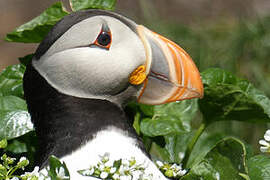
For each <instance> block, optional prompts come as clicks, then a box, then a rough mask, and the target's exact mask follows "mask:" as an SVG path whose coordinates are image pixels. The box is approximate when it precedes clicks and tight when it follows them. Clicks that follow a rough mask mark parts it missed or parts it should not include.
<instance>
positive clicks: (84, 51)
mask: <svg viewBox="0 0 270 180" xmlns="http://www.w3.org/2000/svg"><path fill="white" fill-rule="evenodd" d="M133 52H135V51H129V50H128V49H125V48H124V49H123V51H122V50H114V51H113V50H109V51H107V50H104V49H99V48H90V47H85V48H75V49H69V50H65V51H62V52H59V53H56V54H54V55H52V56H49V57H47V58H46V60H43V59H42V58H41V59H40V60H38V61H33V65H34V66H35V68H36V69H37V70H38V71H39V73H40V74H41V75H42V76H43V77H44V78H45V79H46V80H47V81H48V82H49V83H50V84H51V85H52V86H53V87H54V88H56V89H57V90H58V91H60V92H62V93H64V94H68V95H72V96H77V97H84V98H89V97H92V96H103V95H114V94H117V93H118V92H120V91H122V90H123V89H124V88H126V86H127V85H128V77H129V75H130V73H132V72H133V70H134V69H136V68H137V67H138V66H139V65H141V64H143V62H144V61H143V59H142V60H140V59H138V55H136V54H133Z"/></svg>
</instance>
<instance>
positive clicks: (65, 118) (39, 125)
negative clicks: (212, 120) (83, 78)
mask: <svg viewBox="0 0 270 180" xmlns="http://www.w3.org/2000/svg"><path fill="white" fill-rule="evenodd" d="M23 80H24V92H25V98H26V101H27V105H28V110H29V112H30V114H31V119H32V122H33V123H34V126H35V129H36V133H37V136H38V139H39V152H38V154H37V165H39V166H41V167H44V165H46V163H47V161H48V158H49V156H50V155H55V156H57V157H59V158H61V157H63V156H64V155H67V154H69V153H71V152H72V151H74V150H76V149H78V148H79V147H81V146H82V145H84V144H85V143H86V142H87V141H90V140H91V139H92V138H93V135H94V134H96V133H97V132H98V131H100V130H103V129H106V128H107V127H110V126H114V127H117V128H119V129H121V130H124V131H125V132H127V135H128V136H129V137H132V138H134V139H136V140H137V141H136V142H137V146H138V147H139V148H140V149H141V150H142V151H143V152H145V154H147V153H146V151H145V149H144V146H143V143H142V141H141V140H140V138H139V137H138V136H137V134H136V132H135V130H134V129H133V127H132V125H131V124H130V121H128V118H127V116H126V114H125V112H124V111H123V109H121V108H120V107H118V106H117V105H115V104H114V103H111V102H109V101H107V100H100V99H86V98H78V97H73V96H68V95H64V94H62V93H60V92H58V91H57V90H55V89H54V88H53V87H51V86H50V85H49V84H48V83H47V81H46V80H45V79H44V78H43V77H41V76H40V74H39V73H38V72H37V71H36V70H35V69H34V68H33V66H32V65H31V63H30V64H29V65H28V66H27V69H26V72H25V75H24V79H23ZM118 144H121V143H120V142H118ZM108 149H109V147H108Z"/></svg>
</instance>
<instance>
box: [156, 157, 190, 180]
mask: <svg viewBox="0 0 270 180" xmlns="http://www.w3.org/2000/svg"><path fill="white" fill-rule="evenodd" d="M156 165H157V167H158V168H159V170H160V171H161V172H162V173H163V174H164V175H165V176H167V177H169V178H177V179H178V178H180V177H182V176H184V175H185V174H186V173H187V170H185V169H182V166H181V164H180V165H177V164H175V163H174V164H170V163H163V162H161V161H156Z"/></svg>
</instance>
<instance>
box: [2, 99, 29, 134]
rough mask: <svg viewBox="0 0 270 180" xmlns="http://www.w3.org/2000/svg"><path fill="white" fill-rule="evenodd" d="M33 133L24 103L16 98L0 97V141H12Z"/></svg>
mask: <svg viewBox="0 0 270 180" xmlns="http://www.w3.org/2000/svg"><path fill="white" fill-rule="evenodd" d="M30 131H33V124H32V122H31V118H30V115H29V113H28V112H27V107H26V103H25V101H24V100H23V99H21V98H19V97H16V96H2V97H1V96H0V139H1V138H6V139H13V138H16V137H19V136H21V135H24V134H26V133H28V132H30Z"/></svg>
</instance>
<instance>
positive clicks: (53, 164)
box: [48, 156, 70, 180]
mask: <svg viewBox="0 0 270 180" xmlns="http://www.w3.org/2000/svg"><path fill="white" fill-rule="evenodd" d="M49 167H50V169H49V172H48V174H49V176H50V177H51V178H52V179H55V180H58V179H60V178H59V177H57V176H59V172H61V171H62V170H64V174H65V177H66V178H63V177H62V180H69V179H70V178H69V177H70V175H69V171H68V169H67V166H66V164H65V163H64V162H63V163H61V161H60V160H59V159H58V158H57V157H55V156H51V157H50V159H49Z"/></svg>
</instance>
